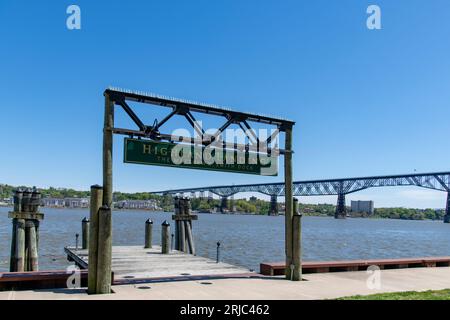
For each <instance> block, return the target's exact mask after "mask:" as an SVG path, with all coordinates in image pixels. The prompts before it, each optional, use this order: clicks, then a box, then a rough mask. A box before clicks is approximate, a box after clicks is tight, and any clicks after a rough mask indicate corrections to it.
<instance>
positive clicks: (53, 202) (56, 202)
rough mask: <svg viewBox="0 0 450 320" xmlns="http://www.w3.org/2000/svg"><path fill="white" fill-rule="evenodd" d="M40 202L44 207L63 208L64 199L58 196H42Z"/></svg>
mask: <svg viewBox="0 0 450 320" xmlns="http://www.w3.org/2000/svg"><path fill="white" fill-rule="evenodd" d="M41 204H42V205H43V206H44V207H51V208H63V207H64V206H65V202H64V199H60V198H43V199H42V200H41Z"/></svg>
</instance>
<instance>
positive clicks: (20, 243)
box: [15, 219, 25, 272]
mask: <svg viewBox="0 0 450 320" xmlns="http://www.w3.org/2000/svg"><path fill="white" fill-rule="evenodd" d="M16 224H17V229H16V241H17V242H16V254H15V256H16V270H15V271H17V272H23V271H25V219H17V221H16Z"/></svg>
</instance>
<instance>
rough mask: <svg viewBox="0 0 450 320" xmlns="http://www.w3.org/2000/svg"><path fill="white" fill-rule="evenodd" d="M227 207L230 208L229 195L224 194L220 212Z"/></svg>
mask: <svg viewBox="0 0 450 320" xmlns="http://www.w3.org/2000/svg"><path fill="white" fill-rule="evenodd" d="M226 209H228V197H226V196H223V197H222V198H221V199H220V212H222V213H223V212H224V211H225V210H226Z"/></svg>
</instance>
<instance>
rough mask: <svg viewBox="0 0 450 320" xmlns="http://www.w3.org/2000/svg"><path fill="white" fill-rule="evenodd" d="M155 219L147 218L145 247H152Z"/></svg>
mask: <svg viewBox="0 0 450 320" xmlns="http://www.w3.org/2000/svg"><path fill="white" fill-rule="evenodd" d="M152 229H153V221H152V220H150V219H147V221H145V246H144V248H146V249H149V248H151V247H152V236H153V230H152Z"/></svg>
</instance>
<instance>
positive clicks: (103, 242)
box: [95, 93, 114, 294]
mask: <svg viewBox="0 0 450 320" xmlns="http://www.w3.org/2000/svg"><path fill="white" fill-rule="evenodd" d="M113 128H114V101H113V100H111V97H110V96H109V94H108V93H105V115H104V125H103V201H102V204H103V205H102V208H100V210H99V213H98V240H97V241H98V248H97V253H96V256H97V275H96V279H97V282H96V290H95V292H96V293H100V294H102V293H103V294H104V293H111V253H112V220H111V209H112V208H113V173H112V170H113V168H112V165H113Z"/></svg>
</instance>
